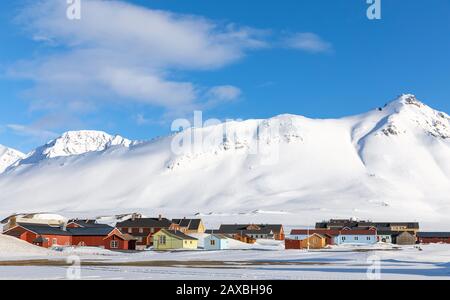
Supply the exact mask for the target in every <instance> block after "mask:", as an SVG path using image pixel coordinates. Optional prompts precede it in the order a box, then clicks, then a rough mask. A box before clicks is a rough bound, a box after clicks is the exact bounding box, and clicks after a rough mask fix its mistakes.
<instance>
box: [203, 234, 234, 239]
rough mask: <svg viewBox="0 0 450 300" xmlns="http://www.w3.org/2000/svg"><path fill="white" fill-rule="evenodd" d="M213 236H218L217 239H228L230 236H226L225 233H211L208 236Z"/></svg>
mask: <svg viewBox="0 0 450 300" xmlns="http://www.w3.org/2000/svg"><path fill="white" fill-rule="evenodd" d="M212 237H214V238H216V239H218V240H228V239H229V238H228V237H227V236H226V235H224V234H215V233H214V234H210V235H209V236H208V237H207V238H212Z"/></svg>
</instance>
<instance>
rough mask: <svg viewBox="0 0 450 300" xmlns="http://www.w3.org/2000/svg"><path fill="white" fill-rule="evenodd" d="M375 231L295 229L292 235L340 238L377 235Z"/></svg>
mask: <svg viewBox="0 0 450 300" xmlns="http://www.w3.org/2000/svg"><path fill="white" fill-rule="evenodd" d="M375 232H376V231H375V230H361V229H349V230H335V229H331V230H327V229H312V230H308V229H293V230H292V231H291V235H307V234H308V233H309V234H310V235H312V234H319V235H325V234H326V235H329V236H338V235H375Z"/></svg>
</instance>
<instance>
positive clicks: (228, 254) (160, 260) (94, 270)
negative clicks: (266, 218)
mask: <svg viewBox="0 0 450 300" xmlns="http://www.w3.org/2000/svg"><path fill="white" fill-rule="evenodd" d="M2 244H3V246H2ZM239 244H240V243H239V242H237V243H236V244H232V246H239ZM0 249H2V250H0V251H1V252H0V279H66V278H67V275H68V274H69V275H70V274H73V266H67V265H61V264H62V263H65V262H66V261H67V259H68V258H70V259H71V262H73V261H77V259H78V258H79V259H80V261H82V262H83V265H82V266H81V269H80V272H81V273H80V276H81V279H170V280H188V279H203V280H211V279H242V280H252V279H288V280H289V279H372V278H375V279H377V278H379V279H450V245H441V244H436V245H421V246H420V247H417V246H393V245H387V244H377V245H374V246H340V247H333V248H330V249H324V250H320V251H319V250H317V251H309V252H308V251H304V250H284V249H283V247H282V245H280V243H277V242H273V241H270V242H269V241H259V242H258V243H257V244H255V245H247V247H246V249H239V247H237V249H236V248H235V249H234V250H223V251H202V250H198V251H173V252H155V251H146V252H138V253H120V252H111V251H108V250H102V249H96V248H67V249H65V250H64V251H62V252H60V251H51V250H45V249H40V248H37V247H34V246H32V245H25V244H24V243H23V242H21V241H18V240H17V241H14V240H12V238H9V237H7V238H5V237H2V236H0ZM5 249H10V250H5ZM74 259H75V260H74ZM378 266H379V268H378ZM368 270H379V271H380V272H379V276H380V277H376V274H378V273H373V272H372V273H371V274H372V275H371V276H375V277H368V275H367V272H368ZM374 274H375V275H374Z"/></svg>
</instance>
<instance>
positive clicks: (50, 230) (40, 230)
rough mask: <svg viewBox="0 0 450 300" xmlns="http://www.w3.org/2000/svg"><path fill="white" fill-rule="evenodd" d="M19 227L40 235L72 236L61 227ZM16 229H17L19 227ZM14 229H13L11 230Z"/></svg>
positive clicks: (32, 225) (24, 224) (38, 225)
mask: <svg viewBox="0 0 450 300" xmlns="http://www.w3.org/2000/svg"><path fill="white" fill-rule="evenodd" d="M18 227H22V228H24V229H25V230H28V231H31V232H34V233H36V234H38V235H61V236H70V235H72V234H71V233H70V232H68V231H64V230H63V229H62V228H61V227H53V226H49V225H40V224H26V223H20V224H18ZM14 228H17V226H16V227H14ZM14 228H11V230H12V229H14Z"/></svg>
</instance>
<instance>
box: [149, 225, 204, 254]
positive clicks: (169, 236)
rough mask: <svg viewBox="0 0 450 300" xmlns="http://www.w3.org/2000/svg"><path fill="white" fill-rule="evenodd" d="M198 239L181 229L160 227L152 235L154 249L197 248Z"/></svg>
mask: <svg viewBox="0 0 450 300" xmlns="http://www.w3.org/2000/svg"><path fill="white" fill-rule="evenodd" d="M197 248H198V240H197V239H196V238H193V237H191V236H188V235H186V234H184V233H182V232H181V231H175V230H168V229H161V230H160V231H158V232H157V233H155V234H154V235H153V249H154V250H176V249H197Z"/></svg>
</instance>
